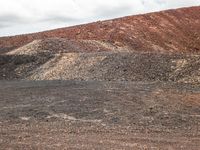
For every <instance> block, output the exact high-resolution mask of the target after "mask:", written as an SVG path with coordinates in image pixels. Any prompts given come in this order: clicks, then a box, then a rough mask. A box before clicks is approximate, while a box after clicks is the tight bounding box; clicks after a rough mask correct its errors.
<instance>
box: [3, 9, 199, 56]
mask: <svg viewBox="0 0 200 150" xmlns="http://www.w3.org/2000/svg"><path fill="white" fill-rule="evenodd" d="M199 14H200V7H190V8H182V9H177V10H167V11H162V12H156V13H149V14H144V15H136V16H129V17H123V18H118V19H114V20H107V21H102V22H101V21H99V22H94V23H90V24H85V25H79V26H74V27H67V28H61V29H56V30H51V31H45V32H40V33H33V34H27V35H20V36H13V37H3V38H0V50H1V51H3V50H4V51H5V50H9V49H13V48H16V47H21V46H23V45H25V44H27V43H29V42H32V41H33V40H37V39H46V38H52V37H58V38H67V39H76V40H77V39H80V40H100V41H106V42H110V43H112V44H115V45H116V46H118V47H124V46H126V47H129V48H130V49H131V50H139V51H140V50H147V51H172V52H174V51H175V52H176V51H178V52H185V51H192V52H196V51H199V50H200V15H199Z"/></svg>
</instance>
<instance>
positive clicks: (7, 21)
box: [0, 14, 25, 28]
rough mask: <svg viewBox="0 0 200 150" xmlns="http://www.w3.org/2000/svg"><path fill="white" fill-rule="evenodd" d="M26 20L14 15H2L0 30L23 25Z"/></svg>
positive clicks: (0, 17) (0, 16)
mask: <svg viewBox="0 0 200 150" xmlns="http://www.w3.org/2000/svg"><path fill="white" fill-rule="evenodd" d="M23 22H25V19H23V18H22V17H19V16H18V15H14V14H4V15H0V28H5V27H9V26H13V25H15V24H19V23H23Z"/></svg>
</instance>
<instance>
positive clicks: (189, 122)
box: [0, 81, 200, 150]
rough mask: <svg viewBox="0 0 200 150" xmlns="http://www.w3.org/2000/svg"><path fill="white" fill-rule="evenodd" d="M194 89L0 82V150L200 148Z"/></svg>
mask: <svg viewBox="0 0 200 150" xmlns="http://www.w3.org/2000/svg"><path fill="white" fill-rule="evenodd" d="M199 106H200V87H198V86H193V85H190V84H176V83H161V82H152V83H150V82H148V83H144V82H132V83H127V82H94V81H88V82H80V81H37V82H36V81H16V82H15V81H12V82H7V81H5V82H4V81H1V82H0V149H153V150H154V149H185V150H188V149H190V150H198V149H200V109H199Z"/></svg>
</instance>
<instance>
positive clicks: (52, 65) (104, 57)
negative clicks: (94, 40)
mask: <svg viewBox="0 0 200 150" xmlns="http://www.w3.org/2000/svg"><path fill="white" fill-rule="evenodd" d="M199 77H200V55H197V54H196V55H193V54H176V53H145V52H140V53H138V52H95V53H57V54H54V53H51V52H46V51H42V52H37V53H36V54H32V53H31V54H30V53H29V51H28V52H27V54H26V53H25V54H23V55H22V54H18V53H15V55H14V54H13V55H9V54H6V55H0V79H2V80H16V79H17V80H84V81H88V80H97V81H151V82H152V81H164V82H167V81H173V82H183V83H192V84H199V83H200V78H199Z"/></svg>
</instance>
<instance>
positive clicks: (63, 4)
mask: <svg viewBox="0 0 200 150" xmlns="http://www.w3.org/2000/svg"><path fill="white" fill-rule="evenodd" d="M199 5H200V0H0V36H7V35H15V34H22V33H30V32H36V31H42V30H48V29H53V28H58V27H66V26H71V25H75V24H82V23H87V22H92V21H98V20H105V19H110V18H116V17H122V16H127V15H134V14H140V13H146V12H152V11H159V10H164V9H171V8H179V7H187V6H199Z"/></svg>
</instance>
